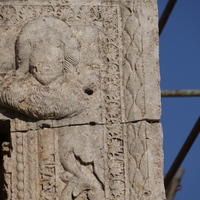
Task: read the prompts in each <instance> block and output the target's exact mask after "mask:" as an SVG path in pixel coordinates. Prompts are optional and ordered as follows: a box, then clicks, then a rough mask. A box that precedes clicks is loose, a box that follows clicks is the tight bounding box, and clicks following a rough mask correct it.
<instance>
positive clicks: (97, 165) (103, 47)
mask: <svg viewBox="0 0 200 200" xmlns="http://www.w3.org/2000/svg"><path fill="white" fill-rule="evenodd" d="M0 47H1V48H0V105H1V106H0V125H1V124H5V123H6V124H7V125H6V129H5V130H4V129H2V131H0V136H1V140H0V141H1V146H2V148H1V154H2V155H1V161H0V162H1V163H0V167H1V169H2V173H1V181H0V187H1V191H2V192H1V193H2V195H1V199H8V200H15V199H18V200H22V199H23V200H37V199H40V200H47V199H49V200H52V199H55V200H57V199H58V200H104V199H105V200H136V199H138V200H139V199H144V200H145V199H146V200H147V199H148V200H150V199H151V200H161V199H162V200H164V199H165V196H164V187H163V174H162V170H163V153H162V130H161V125H160V123H159V119H160V88H159V81H160V78H159V68H158V28H157V6H156V1H155V0H123V1H122V0H94V1H91V0H82V1H74V0H68V1H67V0H43V1H41V0H8V1H0ZM3 130H4V131H3Z"/></svg>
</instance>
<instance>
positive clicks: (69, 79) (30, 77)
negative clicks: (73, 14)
mask: <svg viewBox="0 0 200 200" xmlns="http://www.w3.org/2000/svg"><path fill="white" fill-rule="evenodd" d="M78 62H79V43H78V41H77V40H76V38H74V37H73V35H72V34H71V30H70V28H69V26H67V25H66V24H65V23H64V22H62V21H61V20H59V19H56V18H52V17H43V18H39V19H36V20H33V21H30V22H28V23H27V24H26V25H25V26H24V27H23V29H22V30H21V32H20V34H19V36H18V38H17V42H16V70H14V71H9V72H8V73H7V75H6V76H5V77H4V78H2V79H1V80H0V84H2V87H0V104H1V105H3V106H6V107H9V108H11V109H13V110H16V111H19V112H21V113H23V114H26V115H27V116H29V117H33V118H36V119H60V118H63V117H71V116H74V115H77V114H79V113H80V112H82V111H83V110H84V109H85V108H86V103H85V102H87V95H86V94H85V93H84V91H83V88H84V87H83V85H82V84H81V83H80V81H79V80H78V79H77V74H76V65H77V64H78ZM67 131H68V130H67V129H64V128H62V129H60V133H59V147H60V151H59V156H60V162H61V164H62V166H63V168H64V170H65V171H64V172H63V174H62V176H61V179H62V180H63V182H65V183H66V187H65V188H64V189H63V192H62V194H61V197H60V198H61V200H75V199H76V200H102V199H104V180H103V179H104V177H103V176H104V174H103V166H102V165H103V161H102V160H100V159H99V157H98V156H101V155H100V154H103V153H102V152H101V151H102V150H101V151H99V146H100V145H99V146H98V147H94V146H95V145H96V144H97V142H96V141H95V140H97V141H99V140H100V139H99V138H100V136H99V138H96V136H95V137H94V136H92V135H90V133H89V135H90V136H88V140H86V139H85V138H86V136H85V135H84V134H83V133H81V132H78V133H77V132H76V131H75V133H74V132H73V130H72V131H70V132H67ZM89 137H90V138H89ZM92 138H93V139H92ZM78 143H79V144H81V145H77V144H78ZM99 143H100V144H102V143H103V141H101V142H100V141H99ZM94 144H95V145H94ZM43 145H46V143H45V142H44V143H43ZM88 146H90V148H88ZM94 148H96V149H94ZM94 152H95V153H94ZM96 152H98V153H96ZM97 154H98V156H97ZM101 157H102V156H101ZM98 159H99V160H98ZM41 166H42V165H41ZM40 173H41V174H42V175H43V174H44V173H46V172H43V170H41V172H40ZM50 176H51V174H50ZM43 195H44V194H43Z"/></svg>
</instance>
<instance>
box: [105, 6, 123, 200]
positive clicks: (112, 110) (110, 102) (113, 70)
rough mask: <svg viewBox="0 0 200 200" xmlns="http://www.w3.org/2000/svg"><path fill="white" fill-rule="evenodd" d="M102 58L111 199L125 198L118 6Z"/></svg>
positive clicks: (108, 15) (109, 20)
mask: <svg viewBox="0 0 200 200" xmlns="http://www.w3.org/2000/svg"><path fill="white" fill-rule="evenodd" d="M105 8H106V9H107V12H104V15H103V16H104V17H105V18H104V20H103V33H104V37H103V38H101V44H102V46H101V56H102V59H103V60H104V63H105V64H104V66H105V67H104V69H103V70H102V75H103V87H104V88H103V90H104V91H105V94H104V95H105V96H104V98H105V99H104V105H105V118H106V124H107V125H106V137H107V148H108V160H107V162H108V177H109V187H110V195H109V199H110V200H111V199H112V200H114V199H119V200H120V199H125V164H124V153H125V148H124V135H123V128H122V126H121V124H118V123H119V122H121V121H122V113H121V88H120V85H121V83H120V76H121V71H120V64H121V63H120V62H121V60H120V49H119V48H120V41H119V24H118V20H119V19H118V9H117V7H112V6H108V7H105ZM117 124H118V125H117Z"/></svg>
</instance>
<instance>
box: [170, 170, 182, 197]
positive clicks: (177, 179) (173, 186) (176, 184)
mask: <svg viewBox="0 0 200 200" xmlns="http://www.w3.org/2000/svg"><path fill="white" fill-rule="evenodd" d="M184 171H185V170H184V168H183V167H179V169H178V171H177V172H176V174H175V176H174V178H173V179H172V181H171V183H170V184H169V187H168V189H167V191H166V197H167V200H174V198H175V196H176V192H177V191H179V190H181V188H182V186H181V179H182V177H183V174H184Z"/></svg>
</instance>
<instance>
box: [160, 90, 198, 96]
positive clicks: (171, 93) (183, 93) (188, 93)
mask: <svg viewBox="0 0 200 200" xmlns="http://www.w3.org/2000/svg"><path fill="white" fill-rule="evenodd" d="M161 96H162V97H198V96H200V90H162V92H161Z"/></svg>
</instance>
